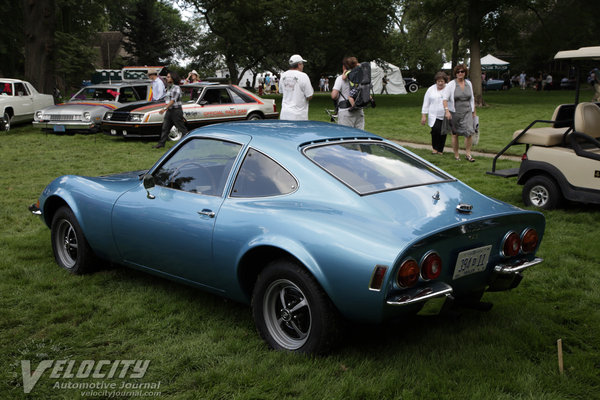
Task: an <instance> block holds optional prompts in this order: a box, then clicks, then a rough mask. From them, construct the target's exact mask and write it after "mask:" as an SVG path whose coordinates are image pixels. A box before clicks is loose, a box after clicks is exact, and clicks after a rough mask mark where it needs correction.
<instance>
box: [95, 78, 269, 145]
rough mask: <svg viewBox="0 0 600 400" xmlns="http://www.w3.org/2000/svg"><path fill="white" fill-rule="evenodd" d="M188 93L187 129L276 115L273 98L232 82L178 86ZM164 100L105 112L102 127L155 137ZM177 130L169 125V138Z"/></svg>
mask: <svg viewBox="0 0 600 400" xmlns="http://www.w3.org/2000/svg"><path fill="white" fill-rule="evenodd" d="M181 88H182V90H183V91H184V92H187V93H191V99H190V100H189V101H187V102H185V103H184V104H183V116H184V118H185V123H186V126H187V128H188V129H193V128H197V127H199V126H202V125H208V124H214V123H216V122H224V121H238V120H257V119H277V118H278V117H279V113H278V112H277V107H276V105H275V100H271V99H262V98H260V97H258V96H257V95H255V94H254V93H252V92H249V91H247V90H245V89H242V88H241V87H239V86H236V85H227V84H214V83H209V82H201V83H195V84H187V85H182V86H181ZM163 108H164V104H156V103H150V104H136V105H131V106H126V107H122V108H119V109H117V110H114V111H112V112H108V113H106V115H105V116H104V120H103V121H102V131H103V132H104V133H106V134H108V135H113V136H124V137H159V136H160V133H161V127H162V122H163V119H164V114H159V111H160V110H161V109H163ZM180 138H181V132H179V130H178V129H177V128H176V127H173V128H172V129H171V132H170V135H169V139H171V140H174V141H177V140H179V139H180Z"/></svg>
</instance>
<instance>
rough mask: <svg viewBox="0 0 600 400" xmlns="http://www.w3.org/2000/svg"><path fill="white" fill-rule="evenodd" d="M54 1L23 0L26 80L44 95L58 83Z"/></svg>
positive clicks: (50, 91)
mask: <svg viewBox="0 0 600 400" xmlns="http://www.w3.org/2000/svg"><path fill="white" fill-rule="evenodd" d="M54 7H55V4H54V0H23V26H24V41H25V51H24V59H25V62H24V66H25V71H24V72H25V74H24V75H25V78H26V79H27V80H28V81H29V82H31V83H32V84H33V86H35V87H36V88H37V89H38V90H39V91H41V92H43V93H52V90H53V89H54V87H55V81H54V79H53V78H54V51H55V47H54V30H55V22H56V18H55V16H56V14H55V8H54Z"/></svg>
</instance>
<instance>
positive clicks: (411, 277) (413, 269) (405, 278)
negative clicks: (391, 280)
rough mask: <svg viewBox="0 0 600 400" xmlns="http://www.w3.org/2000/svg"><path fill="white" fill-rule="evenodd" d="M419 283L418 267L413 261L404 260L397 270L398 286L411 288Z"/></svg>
mask: <svg viewBox="0 0 600 400" xmlns="http://www.w3.org/2000/svg"><path fill="white" fill-rule="evenodd" d="M418 281H419V265H418V264H417V262H416V261H415V260H413V259H408V260H405V261H404V262H403V263H402V265H401V266H400V269H399V270H398V284H399V285H400V286H402V287H411V286H413V285H414V284H415V283H417V282H418Z"/></svg>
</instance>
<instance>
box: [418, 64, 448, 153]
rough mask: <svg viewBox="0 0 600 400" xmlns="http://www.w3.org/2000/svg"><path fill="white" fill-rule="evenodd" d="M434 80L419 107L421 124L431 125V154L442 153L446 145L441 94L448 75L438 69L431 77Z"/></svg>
mask: <svg viewBox="0 0 600 400" xmlns="http://www.w3.org/2000/svg"><path fill="white" fill-rule="evenodd" d="M433 80H434V82H435V84H434V85H431V86H430V87H429V89H427V92H425V98H423V108H422V109H421V125H425V123H426V122H427V125H429V126H430V127H431V147H432V149H433V151H432V153H433V154H443V153H444V146H445V145H446V132H442V124H443V122H444V101H443V98H442V94H443V93H444V89H445V88H446V83H448V75H446V73H445V72H443V71H440V72H438V73H437V74H435V76H434V77H433Z"/></svg>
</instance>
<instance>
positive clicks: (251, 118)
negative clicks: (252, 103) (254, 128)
mask: <svg viewBox="0 0 600 400" xmlns="http://www.w3.org/2000/svg"><path fill="white" fill-rule="evenodd" d="M246 119H247V120H248V121H257V120H259V119H263V117H262V115H260V114H259V113H255V112H254V113H251V114H250V115H248V118H246Z"/></svg>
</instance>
